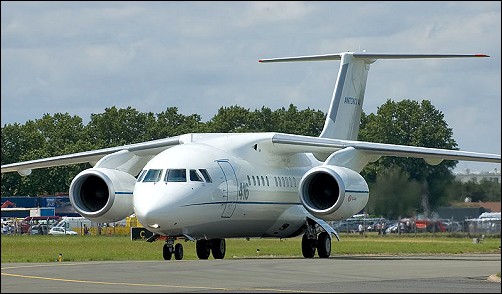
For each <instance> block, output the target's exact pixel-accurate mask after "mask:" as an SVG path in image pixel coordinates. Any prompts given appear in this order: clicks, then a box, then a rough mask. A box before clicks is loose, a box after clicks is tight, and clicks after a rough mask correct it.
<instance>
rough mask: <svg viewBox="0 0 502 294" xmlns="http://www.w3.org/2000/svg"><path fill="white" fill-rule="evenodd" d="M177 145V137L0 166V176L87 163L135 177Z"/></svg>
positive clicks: (26, 173) (179, 141) (178, 142)
mask: <svg viewBox="0 0 502 294" xmlns="http://www.w3.org/2000/svg"><path fill="white" fill-rule="evenodd" d="M179 144H182V140H181V139H180V137H179V136H177V137H171V138H165V139H159V140H153V141H147V142H142V143H136V144H130V145H124V146H118V147H111V148H104V149H98V150H93V151H86V152H79V153H73V154H67V155H61V156H55V157H48V158H43V159H36V160H30V161H24V162H18V163H11V164H6V165H2V173H7V172H14V171H17V172H18V173H19V174H21V175H25V176H26V175H29V174H30V173H31V170H32V169H37V168H45V167H52V166H63V165H70V164H78V163H90V164H91V165H93V166H95V167H98V166H99V167H110V168H116V169H119V170H123V171H126V172H128V173H131V174H133V175H135V174H137V172H139V170H141V168H142V167H143V166H144V165H145V164H146V162H148V160H150V159H151V158H152V157H153V156H155V155H157V154H158V153H160V152H162V151H164V150H166V149H167V148H170V147H172V146H175V145H179Z"/></svg>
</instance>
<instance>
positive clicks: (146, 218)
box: [134, 191, 175, 229]
mask: <svg viewBox="0 0 502 294" xmlns="http://www.w3.org/2000/svg"><path fill="white" fill-rule="evenodd" d="M174 205H175V203H174V202H173V201H172V200H171V201H170V200H169V197H167V196H166V195H160V194H159V193H152V192H149V193H144V192H142V191H135V192H134V212H135V214H136V217H137V218H138V220H139V222H140V223H141V224H142V225H143V226H144V227H145V228H152V229H157V228H161V227H165V225H166V221H168V220H170V219H173V218H174V217H175V216H174V211H172V208H173V206H174Z"/></svg>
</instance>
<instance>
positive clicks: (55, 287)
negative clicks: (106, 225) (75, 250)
mask: <svg viewBox="0 0 502 294" xmlns="http://www.w3.org/2000/svg"><path fill="white" fill-rule="evenodd" d="M1 267H2V272H1V274H2V278H1V292H2V293H14V292H17V293H27V292H31V293H35V292H36V293H48V292H51V293H83V292H108V293H110V292H122V293H127V292H129V293H130V292H143V293H144V292H147V293H150V292H164V293H183V292H184V293H214V292H232V293H236V292H238V293H265V292H266V293H271V292H277V293H289V292H293V293H298V292H317V293H322V292H329V293H334V292H353V293H356V292H357V293H375V292H386V293H389V292H394V293H397V292H399V293H406V292H407V293H420V292H423V293H432V292H434V293H461V292H463V293H501V287H500V286H501V284H500V280H499V282H493V281H489V280H488V277H489V276H490V275H492V274H496V273H500V269H501V262H500V254H479V255H435V256H424V255H419V256H404V257H403V256H336V255H335V256H331V257H330V258H328V259H320V258H313V259H304V258H251V259H232V258H228V259H223V260H214V259H209V260H181V261H176V260H171V261H109V262H107V261H105V262H101V261H99V262H98V261H96V262H78V263H73V262H53V263H5V264H4V263H2V265H1Z"/></svg>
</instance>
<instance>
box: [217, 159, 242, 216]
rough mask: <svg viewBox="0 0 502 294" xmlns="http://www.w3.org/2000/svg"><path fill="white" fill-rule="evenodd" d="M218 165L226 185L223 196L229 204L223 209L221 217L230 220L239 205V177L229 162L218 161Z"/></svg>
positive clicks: (223, 187) (223, 188) (224, 185)
mask: <svg viewBox="0 0 502 294" xmlns="http://www.w3.org/2000/svg"><path fill="white" fill-rule="evenodd" d="M217 163H218V165H219V166H220V168H221V171H222V172H223V175H224V177H225V179H224V181H225V182H224V183H223V186H222V191H223V196H224V197H225V196H226V197H227V200H226V201H227V202H226V204H225V208H224V209H223V213H222V214H221V217H225V218H229V217H231V216H232V214H233V213H234V211H235V207H236V205H237V195H238V191H239V190H238V183H237V176H236V175H235V171H234V168H233V167H232V165H231V164H230V162H228V161H224V160H218V161H217Z"/></svg>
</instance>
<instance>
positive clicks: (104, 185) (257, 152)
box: [2, 52, 500, 260]
mask: <svg viewBox="0 0 502 294" xmlns="http://www.w3.org/2000/svg"><path fill="white" fill-rule="evenodd" d="M457 57H488V56H487V55H480V54H372V53H366V52H362V53H356V52H343V53H339V54H329V55H314V56H300V57H288V58H274V59H262V60H260V62H262V63H265V62H290V61H316V60H340V68H339V71H338V77H337V81H336V84H335V89H334V92H333V96H332V99H331V103H330V106H329V109H328V113H327V117H326V121H325V124H324V129H323V130H322V133H321V135H320V136H319V137H309V136H300V135H291V134H283V133H270V132H267V133H233V134H224V133H207V134H198V133H194V134H185V135H180V136H176V137H171V138H166V139H160V140H154V141H148V142H143V143H138V144H131V145H126V146H120V147H112V148H106V149H100V150H94V151H88V152H81V153H76V154H69V155H63V156H56V157H51V158H45V159H39V160H32V161H27V162H20V163H13V164H6V165H2V173H5V172H13V171H17V172H19V173H20V174H21V175H29V174H30V173H31V170H32V169H36V168H45V167H51V166H60V165H68V164H76V163H84V162H90V163H91V164H92V165H93V167H92V168H90V169H87V170H84V171H83V172H81V173H79V174H78V175H77V176H76V177H75V178H74V179H73V181H72V183H71V185H70V191H69V197H70V201H71V203H72V205H73V206H74V207H75V210H76V211H77V212H78V213H80V214H81V215H82V216H84V217H86V218H88V219H90V220H92V221H94V222H115V221H118V220H121V219H124V218H125V217H127V216H130V215H132V214H135V215H136V217H137V218H138V220H139V221H140V223H141V224H142V225H143V226H144V227H145V228H147V229H148V230H150V231H151V232H153V233H154V234H153V236H152V237H151V238H149V240H148V241H155V240H165V245H164V247H163V258H164V259H166V260H169V259H171V258H172V255H173V254H174V257H175V259H178V260H180V259H182V258H183V246H182V245H181V243H177V240H185V241H186V240H190V241H195V242H196V251H197V256H198V258H199V259H208V258H209V256H210V255H211V253H212V255H213V257H214V258H215V259H222V258H224V256H225V251H226V243H225V238H268V237H273V238H289V237H295V236H300V235H302V236H303V237H302V248H301V251H302V254H303V256H304V257H306V258H312V257H314V256H315V253H316V251H317V254H318V256H319V257H321V258H327V257H329V256H330V254H331V238H332V236H335V237H336V238H337V239H339V238H338V234H337V233H336V232H335V230H334V229H333V228H332V227H331V226H330V225H329V224H328V223H327V222H326V221H333V220H342V219H346V218H349V217H351V216H352V215H354V214H356V213H358V212H360V211H361V210H362V209H363V208H364V207H365V206H366V203H367V202H368V197H369V189H368V185H367V183H366V181H365V180H364V178H363V177H362V176H361V175H360V174H359V172H360V171H361V170H362V169H363V168H364V166H365V165H367V164H368V163H369V162H373V161H375V160H377V159H378V158H380V156H400V157H416V158H423V159H424V160H425V161H426V162H427V163H429V164H439V163H440V162H441V161H442V160H468V161H482V162H495V163H500V154H485V153H475V152H465V151H458V150H444V149H434V148H423V147H414V146H403V145H392V144H379V143H371V142H362V141H357V140H356V139H357V134H358V131H359V123H360V117H361V111H362V105H363V99H364V91H365V88H366V80H367V75H368V70H369V68H370V64H372V63H373V62H375V61H376V60H377V59H408V58H457Z"/></svg>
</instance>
